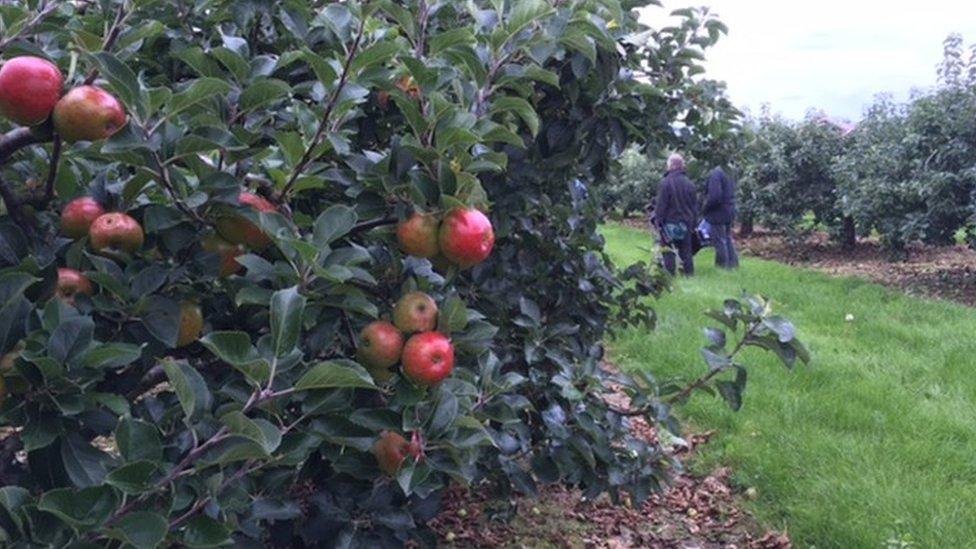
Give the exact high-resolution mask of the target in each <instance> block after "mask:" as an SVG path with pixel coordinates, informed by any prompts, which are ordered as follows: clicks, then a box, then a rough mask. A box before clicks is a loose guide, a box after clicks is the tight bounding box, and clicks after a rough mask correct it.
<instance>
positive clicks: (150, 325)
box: [141, 295, 180, 347]
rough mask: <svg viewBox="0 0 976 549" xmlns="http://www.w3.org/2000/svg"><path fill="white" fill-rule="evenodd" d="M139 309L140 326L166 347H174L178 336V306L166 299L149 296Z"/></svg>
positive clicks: (158, 296)
mask: <svg viewBox="0 0 976 549" xmlns="http://www.w3.org/2000/svg"><path fill="white" fill-rule="evenodd" d="M141 309H142V310H143V311H144V312H143V313H142V324H143V326H145V327H146V330H148V331H149V333H150V334H152V335H153V337H155V338H156V339H158V340H159V341H161V342H162V343H164V344H166V346H167V347H176V339H177V338H178V337H179V334H180V306H179V304H177V303H176V302H175V301H173V300H172V299H170V298H168V297H163V296H160V295H152V296H149V297H148V298H147V299H146V300H145V302H144V304H143V306H142V307H141Z"/></svg>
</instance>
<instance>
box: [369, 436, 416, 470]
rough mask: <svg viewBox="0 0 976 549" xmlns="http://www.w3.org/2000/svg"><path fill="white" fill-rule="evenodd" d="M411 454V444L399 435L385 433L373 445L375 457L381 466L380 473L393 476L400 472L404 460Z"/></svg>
mask: <svg viewBox="0 0 976 549" xmlns="http://www.w3.org/2000/svg"><path fill="white" fill-rule="evenodd" d="M409 453H410V443H409V442H407V439H405V438H403V437H402V436H401V435H399V434H397V433H393V432H390V431H383V432H382V433H380V438H379V440H377V441H376V442H375V443H374V444H373V455H375V456H376V461H377V462H378V463H379V465H380V471H383V472H384V473H386V474H388V475H390V476H393V475H396V474H397V471H399V470H400V465H402V464H403V460H405V459H407V455H408V454H409Z"/></svg>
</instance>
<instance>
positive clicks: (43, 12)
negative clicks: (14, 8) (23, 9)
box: [0, 0, 59, 51]
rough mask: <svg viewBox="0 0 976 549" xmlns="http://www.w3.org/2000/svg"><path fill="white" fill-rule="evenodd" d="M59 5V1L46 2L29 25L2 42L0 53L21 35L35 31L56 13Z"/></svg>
mask: <svg viewBox="0 0 976 549" xmlns="http://www.w3.org/2000/svg"><path fill="white" fill-rule="evenodd" d="M58 3H59V2H58V1H57V0H54V1H48V2H45V3H44V4H43V5H42V7H41V9H40V11H38V12H37V15H35V16H34V18H33V19H31V20H30V21H28V23H27V24H26V25H24V26H23V27H22V28H21V29H20V30H19V31H17V32H16V33H15V34H12V35H10V36H7V37H5V38H4V39H3V40H0V51H2V50H3V49H5V48H6V47H7V46H8V45H10V43H11V42H13V41H14V40H16V39H18V38H20V37H21V35H23V34H27V33H29V32H31V31H32V30H34V27H36V26H37V25H39V24H41V22H42V21H44V19H46V18H47V16H48V15H51V14H52V13H54V10H56V9H58Z"/></svg>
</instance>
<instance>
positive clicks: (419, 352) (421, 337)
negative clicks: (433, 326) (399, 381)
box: [401, 332, 454, 386]
mask: <svg viewBox="0 0 976 549" xmlns="http://www.w3.org/2000/svg"><path fill="white" fill-rule="evenodd" d="M401 361H402V362H403V375H405V376H406V377H407V379H410V380H411V381H413V382H414V383H416V384H417V385H425V386H426V385H434V384H437V383H439V382H440V381H441V380H443V379H444V378H446V377H447V376H449V375H451V371H452V370H454V346H453V345H451V340H449V339H448V338H447V337H446V336H445V335H444V334H442V333H440V332H423V333H420V334H416V335H414V336H413V337H411V338H410V339H408V340H407V344H406V345H404V347H403V356H402V357H401Z"/></svg>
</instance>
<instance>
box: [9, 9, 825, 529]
mask: <svg viewBox="0 0 976 549" xmlns="http://www.w3.org/2000/svg"><path fill="white" fill-rule="evenodd" d="M639 4H641V2H625V3H621V2H617V1H614V0H602V1H597V2H593V1H589V0H585V1H584V0H571V1H568V2H567V1H559V2H546V1H543V0H524V1H522V0H520V1H519V2H513V3H504V2H488V1H474V2H467V3H456V2H440V3H434V2H427V1H426V0H413V1H407V2H392V1H385V0H379V1H375V2H348V3H337V2H313V1H297V0H289V1H286V2H265V1H243V2H242V1H218V0H210V1H197V2H192V3H190V2H182V1H176V2H168V1H167V2H164V1H159V0H124V1H120V0H101V1H99V2H56V1H46V0H41V1H39V2H38V1H20V2H11V3H5V4H4V5H3V6H0V18H2V21H3V24H4V28H5V29H6V35H5V38H4V39H3V40H2V41H0V48H2V50H3V56H4V57H5V58H6V59H9V58H11V57H14V56H18V55H34V56H39V57H44V58H48V59H51V60H53V61H55V62H56V63H57V64H58V66H59V68H60V69H61V70H62V71H63V72H64V74H65V75H66V79H65V81H66V86H67V87H73V86H76V85H78V84H80V83H82V82H89V83H94V84H96V85H99V86H101V87H104V88H105V89H107V90H108V91H109V92H111V93H112V94H114V95H115V96H116V97H117V98H118V99H119V100H121V102H122V103H123V104H124V106H125V109H126V111H127V114H128V123H127V125H126V126H125V127H124V128H123V129H122V130H121V131H119V132H118V133H116V134H114V135H113V136H112V137H111V138H109V139H107V140H104V141H96V142H91V143H89V142H81V143H75V144H68V143H62V142H61V139H60V137H59V136H58V135H57V134H56V133H53V132H52V128H51V126H50V122H48V123H45V124H42V125H40V126H38V127H36V128H32V129H27V128H14V127H10V128H8V129H9V131H8V132H7V133H6V134H5V135H4V136H3V137H2V138H0V161H2V162H3V168H2V178H0V190H2V191H3V196H2V197H3V200H4V204H5V215H4V216H2V217H0V351H2V352H3V353H5V356H4V361H3V367H4V368H5V369H4V371H3V377H2V379H3V380H4V382H5V386H6V387H7V389H8V390H9V393H10V394H9V395H8V396H7V398H6V399H5V400H4V402H3V405H2V408H0V422H2V424H3V425H4V426H6V427H7V429H6V430H5V434H4V438H3V440H2V442H0V478H2V480H3V484H4V486H3V487H2V488H0V537H2V538H3V540H4V541H3V543H4V544H5V545H6V546H11V547H35V546H38V545H43V546H48V545H49V546H65V545H68V544H73V545H71V546H72V547H85V546H98V547H101V546H122V545H132V546H137V547H154V546H158V545H161V544H164V543H165V544H171V543H172V544H182V545H185V546H188V547H204V546H216V545H223V544H229V543H236V544H239V545H241V546H266V545H275V546H291V547H304V546H308V547H311V546H331V545H336V546H353V545H354V546H369V547H376V546H393V545H399V544H402V543H403V542H405V541H406V540H408V539H415V540H418V541H420V542H422V543H433V542H434V541H435V540H433V539H432V538H430V533H429V532H428V531H426V530H425V529H424V527H423V525H424V523H425V522H426V521H427V520H428V519H429V518H431V517H432V516H434V515H435V514H436V512H437V510H438V508H439V498H440V495H441V493H442V491H443V489H444V488H445V487H446V486H448V485H449V484H450V483H455V482H457V483H463V484H470V483H475V482H480V481H484V480H488V481H492V482H494V483H495V484H496V485H497V486H499V487H501V488H502V489H515V490H518V491H522V492H532V491H533V490H534V486H535V484H536V483H537V482H556V481H560V482H565V483H569V484H573V485H578V486H581V487H583V488H584V489H585V490H586V492H587V493H588V494H591V495H596V494H598V493H601V492H610V493H611V494H612V495H613V496H615V497H616V496H618V495H620V494H621V493H622V492H626V493H629V494H631V495H632V496H633V497H634V498H635V499H640V498H643V497H646V496H647V494H648V493H649V492H650V491H651V490H652V489H654V488H656V487H657V486H658V485H659V484H660V482H662V481H663V480H664V479H665V477H666V476H667V472H668V470H669V469H670V467H671V465H670V460H669V458H668V455H667V453H666V452H665V450H664V449H663V448H661V447H659V446H655V445H651V444H649V443H648V442H646V441H641V440H637V439H635V438H633V437H632V436H631V435H630V431H629V428H628V422H627V418H628V417H629V416H631V415H642V416H645V417H647V418H648V419H649V420H650V421H652V422H661V423H663V424H664V425H666V426H667V427H671V428H676V422H674V419H673V417H672V416H671V412H670V410H671V404H672V401H677V400H680V398H684V397H686V396H687V393H685V392H679V390H680V389H666V388H657V386H656V385H655V384H654V383H653V379H652V378H650V377H648V376H645V377H644V378H643V379H642V380H641V381H640V382H638V381H636V380H634V379H632V378H630V377H627V376H616V375H615V376H611V375H610V374H608V373H607V372H606V371H604V370H603V369H602V368H601V367H600V361H601V358H602V352H603V351H602V346H601V341H602V340H603V338H604V336H605V335H606V333H607V328H608V325H609V321H610V319H611V317H613V318H614V320H615V321H616V322H621V323H623V324H648V323H651V322H652V321H653V319H654V317H653V311H652V310H651V309H650V308H649V305H648V303H647V301H646V300H645V299H644V298H645V296H647V295H649V294H654V293H656V292H659V291H660V290H661V289H662V287H663V284H664V281H662V280H660V279H658V278H655V277H654V276H652V275H651V274H650V273H649V272H648V271H647V269H646V268H645V267H644V266H643V265H636V266H633V267H631V268H628V269H625V270H623V271H620V270H617V269H616V268H615V267H614V266H613V265H611V264H610V262H609V261H608V259H607V257H606V256H605V255H604V254H603V252H602V244H603V242H602V240H601V237H600V236H599V235H598V233H597V231H596V228H597V222H598V221H599V212H600V210H599V208H598V206H597V204H596V202H595V201H594V200H593V199H592V197H589V198H588V197H587V196H586V193H585V192H583V190H582V187H581V186H580V185H577V184H575V181H577V180H583V181H585V182H586V184H588V185H598V184H599V183H600V182H601V181H602V179H603V178H604V176H605V174H606V171H607V166H608V162H609V161H610V159H611V158H612V157H613V156H615V155H616V154H617V153H619V151H621V150H623V148H624V146H625V144H626V142H627V141H628V140H630V139H636V140H650V139H658V138H660V137H661V136H666V135H669V134H670V132H672V130H673V126H672V124H673V122H674V121H675V120H676V119H677V118H676V117H677V115H676V114H675V115H674V116H672V114H673V113H676V112H679V111H680V112H684V113H689V112H692V111H689V110H688V109H687V105H684V103H681V101H683V99H681V98H684V97H687V94H688V93H689V90H696V89H697V86H698V84H697V83H695V82H693V81H690V80H688V78H687V77H686V75H687V74H688V73H693V72H696V71H698V70H699V69H700V67H699V66H698V64H697V60H698V59H699V58H700V50H699V46H703V45H705V44H704V43H702V44H698V43H697V42H695V39H696V36H698V35H696V34H691V35H689V34H687V33H685V34H682V33H680V32H679V33H675V32H674V31H666V32H665V31H661V32H658V33H657V34H655V36H656V37H657V38H658V41H657V42H654V41H647V40H646V39H647V38H648V35H647V33H648V32H649V31H648V30H647V29H644V28H642V27H641V26H640V25H639V24H638V23H637V21H636V19H635V16H634V14H633V13H631V12H629V11H627V10H628V9H629V8H631V7H634V6H637V5H639ZM679 15H680V16H682V17H683V18H684V19H685V20H687V22H688V25H689V28H695V29H698V28H701V29H704V30H703V31H702V32H704V33H705V36H708V40H709V41H711V42H714V40H715V39H717V36H718V35H719V34H721V32H722V28H721V27H720V24H718V23H717V21H714V20H712V19H710V20H709V21H713V22H711V23H707V25H706V23H705V22H703V21H702V20H701V19H700V18H699V14H698V13H697V12H683V13H681V14H679ZM703 25H704V26H703ZM662 33H663V34H662ZM662 36H663V37H665V38H666V39H664V40H661V37H662ZM689 39H691V43H689V42H688V40H689ZM696 44H697V45H696ZM665 62H666V63H667V65H668V67H669V70H668V71H666V72H665V73H660V74H657V73H656V74H655V75H654V77H653V78H652V79H650V80H645V79H634V78H633V77H632V76H633V74H634V72H635V71H639V70H641V69H642V68H646V67H648V66H656V65H655V64H657V65H661V64H663V63H665ZM676 100H678V104H679V105H680V108H678V107H676V106H675V101H676ZM666 109H671V110H666ZM675 109H677V110H675ZM648 112H664V113H666V114H665V115H662V117H659V118H653V117H644V116H641V115H643V114H644V113H648ZM683 122H684V124H685V127H686V128H687V131H688V132H692V133H696V134H697V135H700V136H701V138H702V139H704V138H706V136H709V135H710V132H711V129H712V127H711V126H710V125H711V124H713V123H714V117H711V116H709V115H707V114H705V113H703V112H699V113H698V114H695V115H694V116H692V115H690V114H689V115H688V116H686V117H685V118H684V119H683ZM245 189H247V190H249V191H250V192H254V193H256V194H258V195H260V196H261V197H263V198H264V199H265V200H267V201H268V202H269V203H270V204H271V205H272V206H273V208H272V209H271V211H267V212H258V211H256V210H254V209H251V208H247V207H244V206H242V205H241V202H240V196H241V192H242V190H245ZM82 195H89V196H92V197H94V198H95V199H96V200H97V201H98V202H100V203H101V204H102V205H104V206H105V207H106V209H109V210H116V211H124V212H126V213H127V214H128V215H130V216H132V217H133V218H134V219H135V220H137V221H138V222H139V223H140V225H141V227H142V228H143V229H144V231H145V242H144V244H143V245H141V246H139V247H138V248H137V249H136V250H135V251H134V252H133V253H111V254H104V253H96V250H95V249H94V248H93V247H92V246H91V243H90V242H89V241H88V239H87V238H81V239H77V240H74V239H69V238H66V237H65V236H64V235H62V234H60V233H59V225H60V221H59V214H58V211H59V210H60V208H61V207H62V206H63V205H64V204H66V203H68V201H69V200H71V199H72V198H75V197H78V196H82ZM469 206H476V207H479V208H483V209H486V210H489V211H490V218H491V222H492V223H493V225H494V229H495V235H496V237H497V244H496V246H495V249H494V251H493V253H492V256H491V257H490V258H489V260H488V261H487V262H485V263H483V264H481V265H479V266H476V267H474V268H473V269H470V270H466V271H459V270H458V269H457V268H456V267H451V266H448V265H444V264H443V263H442V262H440V261H438V260H436V259H435V260H434V261H433V263H432V262H431V261H429V260H426V259H419V258H416V257H409V256H405V255H404V254H402V253H401V252H400V251H399V250H398V249H397V246H396V240H395V237H394V233H393V230H392V225H393V224H395V223H396V222H397V221H398V220H400V219H403V218H405V217H406V216H407V215H408V214H409V212H411V211H413V210H423V211H428V212H432V213H436V214H439V213H443V212H444V211H446V210H449V209H452V208H457V207H469ZM226 216H239V218H243V219H244V220H246V221H249V222H251V223H254V224H256V225H257V226H259V227H260V230H261V232H262V233H263V234H264V235H265V236H266V237H267V238H268V239H270V241H271V246H270V247H268V248H261V247H260V246H253V245H252V246H251V247H250V249H248V250H247V251H246V253H244V254H243V255H240V256H239V257H237V258H236V262H237V263H238V264H239V265H241V266H242V267H243V270H242V272H241V273H240V274H235V275H231V276H223V275H226V273H223V274H222V272H221V271H222V266H223V265H224V264H223V263H222V262H221V259H222V257H221V256H219V255H218V254H215V253H213V248H212V247H209V245H208V244H207V242H210V240H208V238H209V236H210V235H211V234H212V233H213V232H214V225H215V224H216V220H218V219H221V218H222V217H226ZM252 244H253V242H252ZM64 267H67V268H72V269H76V270H78V271H81V272H82V273H83V274H84V275H85V276H87V277H88V278H89V279H90V281H91V282H92V283H93V285H94V287H95V291H94V292H93V294H92V295H90V296H89V295H85V294H84V293H79V294H77V295H74V296H72V299H63V298H59V297H56V296H53V295H52V294H53V293H54V290H55V286H56V284H57V279H58V269H59V268H64ZM234 268H235V265H234V264H233V263H231V264H230V270H233V269H234ZM413 290H421V291H424V292H427V293H429V294H430V295H431V296H433V297H434V299H435V300H436V302H437V304H438V306H439V310H440V314H439V319H438V326H437V329H438V330H439V331H441V332H443V333H446V334H449V335H450V338H451V341H452V344H453V346H454V348H455V350H456V352H457V366H456V367H455V368H454V371H453V374H452V375H451V376H450V377H449V378H447V379H446V380H445V381H443V382H442V383H439V384H437V385H434V386H432V387H424V386H418V385H415V384H413V383H411V382H409V381H408V380H406V379H405V378H404V377H402V376H400V375H395V376H393V379H392V380H391V381H389V382H385V381H383V379H381V378H379V377H377V378H375V379H374V377H373V376H372V375H371V374H370V372H368V371H367V370H366V369H364V368H363V367H362V365H360V364H358V363H357V362H356V361H355V360H354V359H353V358H354V357H355V356H356V349H357V345H358V344H359V343H360V342H359V341H358V339H359V338H358V336H357V332H358V331H359V329H360V328H362V327H363V326H364V325H366V324H367V323H368V322H370V321H372V320H374V319H376V318H379V317H385V316H388V315H389V314H390V311H391V308H392V306H393V304H394V303H395V302H396V300H397V299H398V298H399V297H400V296H401V295H403V294H405V293H407V292H410V291H413ZM196 308H199V310H200V311H201V312H202V319H203V325H202V334H203V335H202V337H200V338H199V340H198V341H196V335H197V334H196V330H195V328H194V327H193V322H192V321H186V319H187V318H188V317H187V316H186V314H188V313H186V311H192V310H194V309H196ZM716 318H718V319H719V320H721V321H722V322H724V323H727V324H728V325H729V326H730V328H737V327H740V324H742V323H744V324H745V327H744V328H743V337H744V339H743V343H742V344H749V345H755V346H760V347H764V348H770V349H772V350H774V351H775V352H777V353H778V354H780V355H781V356H782V357H783V358H784V360H785V361H786V362H787V363H792V362H795V361H796V360H797V359H798V358H799V359H801V360H805V359H806V355H805V352H804V351H803V350H802V346H800V345H799V343H798V342H796V341H795V339H794V333H793V328H792V326H790V325H789V324H788V323H787V322H785V321H784V320H783V319H781V318H778V317H770V315H769V311H768V308H767V306H766V305H765V304H764V303H762V302H759V301H751V302H749V303H748V304H745V305H739V304H736V303H734V302H730V303H729V304H727V305H726V308H725V311H724V312H722V313H716ZM720 333H721V332H719V331H711V332H709V337H710V339H711V343H710V346H709V349H708V350H707V353H706V354H705V358H706V360H707V361H708V362H709V365H710V366H711V369H710V370H709V373H708V374H707V376H706V377H703V378H702V379H700V380H698V381H696V382H694V383H693V385H692V386H690V387H691V388H692V389H694V388H698V387H705V386H709V384H711V383H713V382H719V383H727V385H722V386H720V387H719V390H720V391H721V392H722V394H723V396H726V397H727V398H729V399H730V401H734V399H735V398H736V396H737V395H740V394H741V389H742V387H743V386H744V382H745V378H744V375H742V374H739V375H736V376H735V378H734V379H733V380H732V381H725V382H723V381H721V380H720V379H719V378H718V377H716V376H718V374H721V373H724V372H730V371H733V370H736V371H738V369H739V366H738V364H734V363H733V359H734V356H735V353H737V352H738V349H740V348H741V346H742V344H740V345H738V346H735V348H734V349H733V350H732V351H726V350H725V341H724V335H721V336H720V335H719V334H720ZM186 342H189V343H188V344H186V345H183V343H186ZM730 356H731V358H730ZM713 378H714V379H713ZM611 382H613V383H615V384H618V385H621V386H623V387H624V388H625V389H626V391H627V392H628V393H629V394H630V396H631V397H632V399H633V402H632V405H633V409H631V410H620V409H615V408H613V407H611V406H610V405H609V404H608V403H607V402H606V400H605V398H604V397H605V396H606V395H607V392H608V391H609V390H610V389H609V387H610V384H611ZM659 393H660V395H661V396H664V395H668V394H671V395H672V396H673V397H675V398H674V399H671V400H665V399H662V398H659ZM678 397H680V398H678ZM384 432H388V433H397V434H401V435H402V436H403V437H404V439H403V440H404V442H406V440H407V439H409V440H410V452H409V457H407V455H406V454H404V456H403V460H402V463H401V464H400V467H399V468H396V467H394V468H393V470H395V471H396V473H395V475H393V476H392V478H391V477H390V476H389V475H388V474H385V473H384V472H383V471H381V469H380V467H379V466H378V463H377V459H376V456H375V455H374V445H375V444H376V443H377V441H378V440H379V439H380V438H381V434H382V433H384ZM383 438H385V439H390V435H389V434H387V435H385V436H384V437H383ZM391 440H396V439H395V437H394V438H393V439H391ZM397 451H400V450H399V449H398V450H397ZM394 465H395V464H394Z"/></svg>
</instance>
